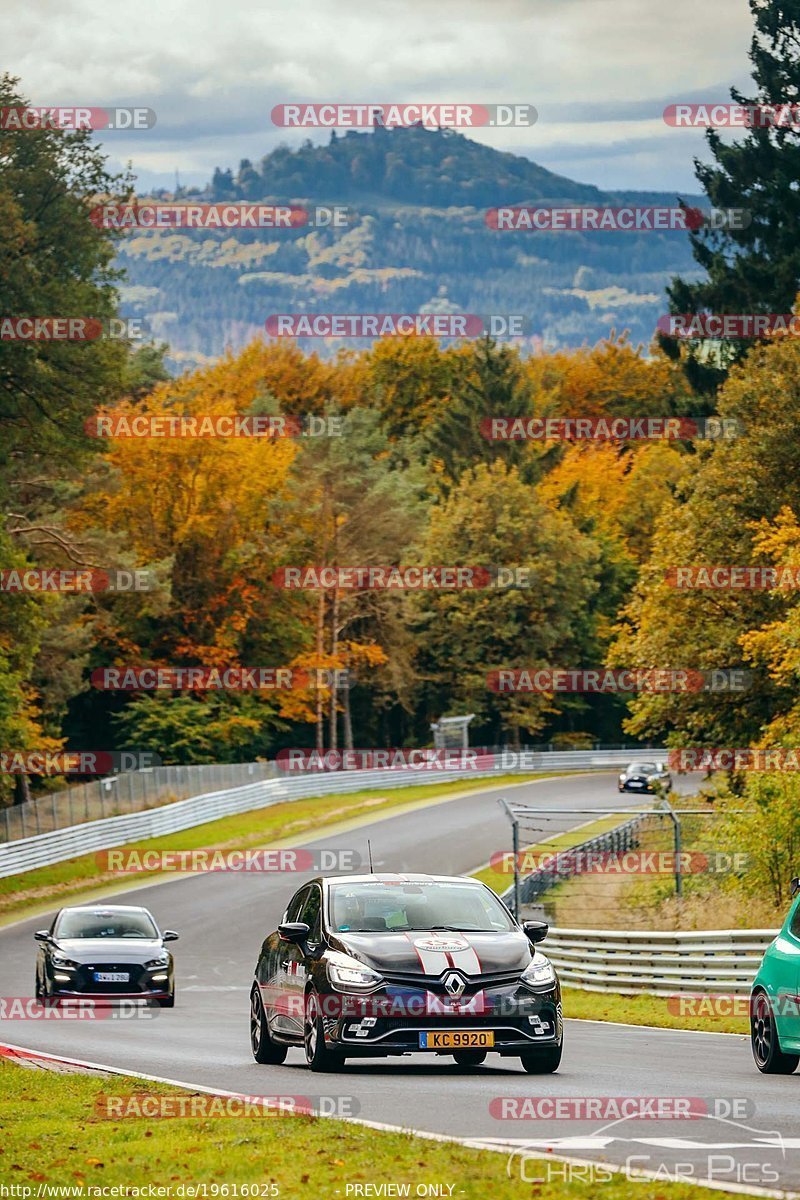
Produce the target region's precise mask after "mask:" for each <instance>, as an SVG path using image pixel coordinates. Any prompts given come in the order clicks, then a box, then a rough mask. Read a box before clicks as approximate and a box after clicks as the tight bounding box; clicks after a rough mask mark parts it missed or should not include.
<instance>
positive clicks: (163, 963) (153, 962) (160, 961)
mask: <svg viewBox="0 0 800 1200" xmlns="http://www.w3.org/2000/svg"><path fill="white" fill-rule="evenodd" d="M144 965H145V966H146V967H147V969H148V971H154V970H155V969H156V968H157V967H168V966H169V956H168V955H166V954H162V955H161V956H160V957H159V958H151V959H150V962H146V963H145V964H144Z"/></svg>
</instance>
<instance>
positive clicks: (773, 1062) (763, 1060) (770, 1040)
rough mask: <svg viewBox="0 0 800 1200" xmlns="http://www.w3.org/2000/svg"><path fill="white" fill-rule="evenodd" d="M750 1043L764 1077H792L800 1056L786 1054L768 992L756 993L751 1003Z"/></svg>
mask: <svg viewBox="0 0 800 1200" xmlns="http://www.w3.org/2000/svg"><path fill="white" fill-rule="evenodd" d="M750 1041H751V1044H752V1047H753V1058H754V1059H755V1060H756V1066H757V1067H758V1069H759V1071H761V1072H762V1074H764V1075H791V1074H792V1072H793V1071H795V1070H796V1069H797V1064H798V1062H800V1054H784V1052H783V1051H782V1050H781V1046H780V1042H779V1041H778V1029H777V1026H776V1024H775V1017H774V1016H773V1013H772V1006H771V1005H770V1002H769V997H768V996H767V994H766V992H756V993H755V994H754V996H753V998H752V1001H751V1003H750Z"/></svg>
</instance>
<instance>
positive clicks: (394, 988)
mask: <svg viewBox="0 0 800 1200" xmlns="http://www.w3.org/2000/svg"><path fill="white" fill-rule="evenodd" d="M335 997H338V1001H337V1000H336V999H335ZM321 999H322V1001H323V1002H322V1011H323V1026H324V1029H325V1038H326V1041H327V1043H328V1044H329V1045H330V1046H332V1047H333V1046H335V1047H336V1048H337V1049H339V1050H342V1051H344V1053H345V1054H347V1055H353V1056H356V1057H361V1056H364V1057H366V1056H376V1055H389V1054H453V1053H454V1052H455V1050H456V1049H457V1048H456V1047H447V1048H444V1047H442V1048H436V1049H434V1048H429V1047H426V1046H422V1045H420V1034H421V1033H430V1032H435V1031H441V1030H448V1031H454V1032H457V1033H465V1032H467V1031H469V1030H480V1031H490V1032H492V1033H493V1034H494V1043H493V1045H492V1046H490V1047H488V1050H489V1051H490V1052H491V1053H494V1054H509V1055H512V1054H513V1055H520V1054H525V1053H529V1052H534V1051H536V1050H537V1049H539V1048H546V1047H548V1046H553V1045H556V1044H557V1043H559V1042H560V1041H561V1036H562V1014H561V993H560V989H559V986H558V983H555V984H554V985H552V986H551V987H550V988H548V989H542V990H541V991H536V992H534V991H530V990H529V989H527V988H525V987H523V986H521V985H520V984H519V983H518V982H516V981H515V982H514V983H511V984H501V985H495V986H491V985H490V986H487V987H483V988H481V987H474V986H473V987H470V988H469V989H468V990H467V991H466V992H465V994H464V995H463V996H462V997H461V998H460V1000H459V1001H458V1002H453V1001H451V1000H450V998H449V997H447V995H446V993H445V992H444V990H443V989H442V988H441V986H440V985H439V984H438V981H431V985H430V986H425V987H421V986H402V985H401V986H398V985H393V984H389V985H388V986H387V987H386V988H383V989H381V991H380V992H378V993H372V994H371V995H370V996H366V997H356V996H347V997H346V998H345V999H346V1001H347V1003H346V1004H345V1005H343V1004H342V1003H341V1001H342V999H343V997H342V996H341V994H337V993H330V994H329V997H327V998H321ZM325 999H331V1000H333V1001H334V1002H333V1003H332V1004H326V1003H325Z"/></svg>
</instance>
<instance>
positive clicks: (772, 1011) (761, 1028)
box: [750, 879, 800, 1075]
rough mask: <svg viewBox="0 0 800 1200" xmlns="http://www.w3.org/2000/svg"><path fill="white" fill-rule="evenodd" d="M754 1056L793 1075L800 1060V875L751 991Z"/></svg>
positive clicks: (767, 1068)
mask: <svg viewBox="0 0 800 1200" xmlns="http://www.w3.org/2000/svg"><path fill="white" fill-rule="evenodd" d="M750 1037H751V1042H752V1046H753V1058H754V1059H755V1060H756V1066H757V1067H758V1069H759V1071H762V1072H763V1073H764V1074H765V1075H791V1073H792V1072H793V1071H794V1070H795V1069H796V1067H797V1064H798V1063H799V1062H800V879H793V880H792V904H791V907H790V908H789V912H788V913H787V916H786V920H785V921H784V923H783V926H782V928H781V930H780V932H779V933H778V936H777V937H776V938H775V940H774V942H772V943H771V944H770V945H769V946H768V947H767V950H766V951H765V953H764V957H763V959H762V960H761V966H760V967H759V968H758V974H757V975H756V977H755V980H754V982H753V988H752V991H751V993H750Z"/></svg>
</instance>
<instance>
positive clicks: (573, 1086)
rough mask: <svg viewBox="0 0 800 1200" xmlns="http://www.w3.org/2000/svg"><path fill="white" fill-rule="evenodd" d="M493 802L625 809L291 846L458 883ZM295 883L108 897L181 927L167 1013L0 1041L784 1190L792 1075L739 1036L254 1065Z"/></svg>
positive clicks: (527, 789) (596, 798)
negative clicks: (550, 1105)
mask: <svg viewBox="0 0 800 1200" xmlns="http://www.w3.org/2000/svg"><path fill="white" fill-rule="evenodd" d="M681 782H682V790H684V791H686V790H690V786H691V785H690V784H689V783H688V782H687V781H686V780H684V781H681ZM501 794H507V795H509V796H511V797H513V798H514V799H515V800H518V801H523V802H525V803H530V804H534V805H535V804H538V805H543V806H545V805H546V806H558V807H564V808H571V807H572V808H574V807H577V808H596V809H597V810H598V812H600V811H602V810H603V809H604V808H606V807H623V806H629V807H636V806H637V804H638V803H639V802H640V801H639V798H638V797H636V796H635V795H633V796H632V795H625V796H618V794H617V792H616V789H615V787H614V777H613V775H611V774H605V773H604V774H600V775H592V776H588V775H587V776H575V777H572V778H569V777H563V778H557V779H549V780H543V781H540V782H537V783H533V784H526V785H524V786H522V787H516V788H514V789H513V791H510V792H505V793H504V792H502V791H498V790H497V789H493V790H487V791H485V792H481V793H472V794H470V795H468V796H464V797H462V798H461V799H456V800H448V801H445V802H443V803H439V804H436V805H432V806H429V807H426V808H425V809H417V810H416V811H413V812H407V813H400V814H397V815H394V816H387V817H385V818H383V819H379V820H377V821H375V822H374V823H372V824H371V825H370V826H362V827H360V828H359V829H358V830H352V829H351V830H349V831H345V832H340V833H339V834H337V835H335V836H334V835H327V836H326V835H323V836H322V837H320V838H319V839H317V840H315V841H314V842H307V843H305V845H308V846H317V847H320V846H322V847H330V848H337V849H339V848H341V849H344V848H355V849H357V850H358V851H359V852H363V851H364V849H365V843H366V837H367V836H369V837H370V838H371V841H372V850H373V857H374V865H375V869H376V870H398V871H403V870H408V871H414V870H417V871H432V872H439V873H443V874H459V873H464V872H467V871H469V870H472V869H474V868H475V867H476V866H477V865H479V864H480V863H482V862H485V861H486V860H487V859H488V857H489V855H490V854H491V853H492V852H493V851H495V850H498V849H503V848H506V847H508V846H509V845H510V830H509V826H508V822H507V819H506V818H505V817H504V815H503V814H502V812H501V810H500V808H499V806H498V804H497V797H498V796H499V795H501ZM588 819H589V818H588V817H586V816H580V817H576V816H574V815H565V817H564V819H563V822H559V823H560V825H561V828H569V827H571V826H574V825H576V824H581V823H583V822H585V821H586V820H588ZM308 874H309V875H310V874H312V872H309V873H308ZM304 878H305V876H303V875H299V874H297V873H292V874H291V875H288V874H286V873H283V874H254V873H250V874H234V873H229V874H224V873H217V874H207V875H193V876H184V877H180V878H176V879H175V880H174V881H173V880H170V881H169V882H167V883H159V884H156V885H152V884H151V885H150V886H146V887H142V888H139V889H136V890H135V891H130V890H128V891H126V892H125V895H124V897H123V898H122V900H121V902H122V903H137V904H144V905H147V907H149V908H150V909H151V910H152V911H153V913H154V915H155V917H156V919H157V921H158V922H159V924H160V925H161V927H162V929H163V928H172V929H177V930H178V931H179V932H180V935H181V940H180V941H179V942H178V943H177V945H176V946H175V947H174V952H175V958H176V978H177V981H178V999H177V1005H176V1007H175V1009H174V1010H157V1011H155V1012H152V1011H150V1016H149V1018H148V1019H128V1020H119V1019H115V1020H101V1021H85V1020H84V1021H74V1020H72V1021H70V1020H58V1021H56V1020H52V1019H48V1020H47V1021H32V1020H29V1021H23V1020H17V1021H9V1020H6V1021H0V1041H3V1042H7V1043H12V1044H14V1045H18V1046H25V1047H27V1048H30V1049H35V1050H42V1051H47V1052H51V1053H55V1054H63V1055H67V1056H69V1057H73V1058H79V1059H86V1060H89V1061H91V1062H94V1063H98V1064H103V1065H107V1066H111V1067H116V1068H121V1069H129V1070H134V1071H141V1072H144V1073H147V1074H152V1075H157V1076H162V1077H166V1078H170V1079H175V1080H180V1081H183V1082H188V1083H193V1084H197V1085H201V1086H206V1087H215V1088H222V1089H227V1090H230V1091H233V1092H237V1093H246V1094H247V1095H269V1096H276V1095H304V1096H319V1095H323V1094H324V1095H331V1096H341V1097H352V1098H353V1102H354V1103H352V1108H351V1111H354V1110H357V1114H358V1116H360V1117H361V1118H365V1119H367V1120H370V1121H376V1122H382V1123H386V1124H388V1125H392V1126H402V1127H405V1128H413V1129H417V1130H423V1131H431V1132H438V1133H445V1134H452V1135H457V1136H460V1137H468V1138H475V1139H479V1140H480V1141H482V1142H488V1141H495V1142H501V1143H504V1144H505V1143H508V1144H509V1148H510V1149H514V1148H516V1149H517V1150H518V1151H523V1150H524V1148H525V1146H526V1145H529V1146H530V1147H531V1148H535V1149H548V1148H549V1149H550V1150H552V1152H553V1153H554V1154H557V1155H566V1156H569V1157H571V1158H573V1159H576V1160H582V1161H586V1160H601V1161H608V1162H612V1163H618V1164H619V1163H625V1162H626V1161H628V1160H633V1162H632V1165H633V1166H635V1167H637V1168H642V1169H646V1170H649V1171H651V1172H656V1173H659V1174H661V1175H662V1176H663V1175H665V1174H666V1172H667V1171H669V1172H670V1173H674V1172H677V1173H678V1174H680V1175H681V1177H684V1178H694V1179H695V1180H697V1181H700V1180H705V1179H706V1178H708V1177H710V1178H712V1179H714V1180H716V1182H717V1183H718V1184H720V1185H723V1186H726V1185H734V1187H735V1186H736V1185H738V1187H739V1188H741V1189H743V1190H749V1189H750V1188H753V1189H754V1190H757V1189H759V1188H764V1189H767V1190H768V1191H770V1192H772V1193H774V1192H775V1191H776V1190H778V1189H792V1190H795V1189H796V1190H797V1191H798V1192H800V1121H799V1120H798V1111H800V1078H796V1077H793V1076H789V1077H780V1076H773V1077H768V1076H761V1075H759V1073H758V1072H757V1071H756V1069H755V1066H754V1064H753V1061H752V1057H751V1053H750V1047H749V1042H748V1040H747V1039H745V1038H739V1037H735V1036H730V1035H722V1034H699V1033H684V1032H680V1031H672V1030H654V1029H649V1028H636V1027H629V1026H622V1025H610V1024H606V1023H599V1024H595V1023H593V1022H587V1021H570V1020H567V1022H566V1036H565V1052H564V1059H563V1062H562V1065H561V1068H560V1070H559V1071H558V1073H557V1074H556V1075H553V1076H542V1077H536V1076H533V1075H527V1074H526V1073H525V1072H524V1071H523V1070H522V1067H521V1066H519V1065H518V1064H517V1062H516V1060H514V1059H507V1060H502V1059H500V1058H497V1057H495V1056H492V1055H491V1054H490V1055H489V1057H488V1059H487V1060H486V1063H485V1064H484V1065H483V1066H482V1067H481V1068H479V1069H478V1070H476V1071H475V1072H474V1073H472V1074H462V1073H460V1072H459V1071H458V1070H457V1069H456V1068H455V1066H454V1065H452V1061H451V1060H450V1059H449V1058H435V1057H425V1058H422V1059H417V1060H416V1061H414V1060H412V1059H411V1058H395V1059H375V1060H374V1061H371V1060H367V1061H365V1062H361V1063H354V1064H352V1065H351V1064H348V1065H346V1066H345V1068H344V1070H343V1071H342V1073H341V1074H338V1075H323V1074H315V1075H312V1074H311V1072H309V1071H307V1070H306V1067H305V1062H304V1059H303V1055H302V1052H301V1051H300V1050H290V1052H289V1056H288V1058H287V1061H286V1063H285V1064H284V1065H282V1066H258V1065H257V1064H256V1063H254V1062H253V1060H252V1057H251V1054H250V1046H249V1037H248V996H249V989H250V983H251V980H252V973H253V966H254V963H255V959H256V955H257V952H258V949H259V946H260V944H261V941H262V939H263V937H264V935H265V934H266V933H268V932H270V931H271V930H272V929H274V928H275V926H276V924H277V922H278V921H279V919H280V917H281V915H282V913H283V910H284V908H285V904H286V900H287V899H288V898H289V896H290V895H291V894H292V893H293V892H294V891H295V889H296V888H297V887H298V886H299V884H300V883H301V882H302V881H303V879H304ZM47 923H48V919H47V918H43V917H41V916H40V917H37V918H33V919H29V920H25V921H23V922H21V923H19V924H17V925H13V926H9V927H8V928H7V929H5V930H0V994H2V995H3V996H7V997H9V996H31V995H32V992H33V966H34V959H35V943H34V941H33V937H32V934H33V931H34V929H38V928H42V927H43V926H45V925H46V924H47ZM543 949H544V951H545V952H546V951H547V943H546V942H545V944H544V947H543ZM565 1015H566V1016H567V1017H569V1009H568V1007H567V1009H566V1014H565ZM505 1096H512V1097H587V1096H590V1097H601V1096H603V1097H625V1096H644V1097H656V1096H661V1097H695V1098H700V1097H703V1098H706V1099H707V1100H708V1103H709V1112H711V1111H713V1103H714V1102H717V1109H716V1111H717V1112H718V1113H719V1116H709V1117H708V1118H705V1119H698V1120H691V1121H687V1120H642V1119H638V1120H635V1121H634V1120H628V1121H621V1122H608V1121H597V1120H582V1121H581V1120H576V1119H569V1120H568V1119H561V1120H549V1121H540V1120H536V1121H534V1120H501V1119H498V1118H496V1117H495V1116H493V1115H492V1114H491V1113H490V1102H491V1101H492V1100H493V1099H497V1098H498V1097H505ZM737 1102H738V1107H737ZM344 1103H345V1106H346V1105H347V1104H350V1103H351V1102H350V1101H347V1102H344ZM743 1106H746V1109H745V1111H744V1112H743ZM495 1107H496V1106H495ZM731 1117H732V1118H733V1119H731ZM507 1169H508V1170H510V1171H511V1172H512V1173H513V1174H514V1175H515V1177H517V1178H519V1177H520V1175H521V1176H522V1178H523V1179H527V1180H530V1181H532V1180H533V1179H534V1178H535V1177H536V1176H542V1177H545V1178H546V1177H547V1172H548V1171H549V1172H550V1173H551V1175H552V1176H553V1177H556V1173H560V1174H558V1176H557V1177H564V1174H563V1172H564V1166H563V1164H561V1165H559V1164H557V1163H555V1162H550V1163H549V1164H547V1163H544V1164H543V1163H542V1162H541V1161H535V1162H534V1161H533V1160H528V1161H521V1159H520V1158H519V1156H516V1155H515V1157H514V1159H511V1160H509V1162H508V1164H506V1162H505V1161H503V1160H502V1159H498V1171H500V1172H505V1171H506V1170H507ZM575 1169H576V1170H577V1168H575ZM587 1194H589V1193H588V1192H587Z"/></svg>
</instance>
